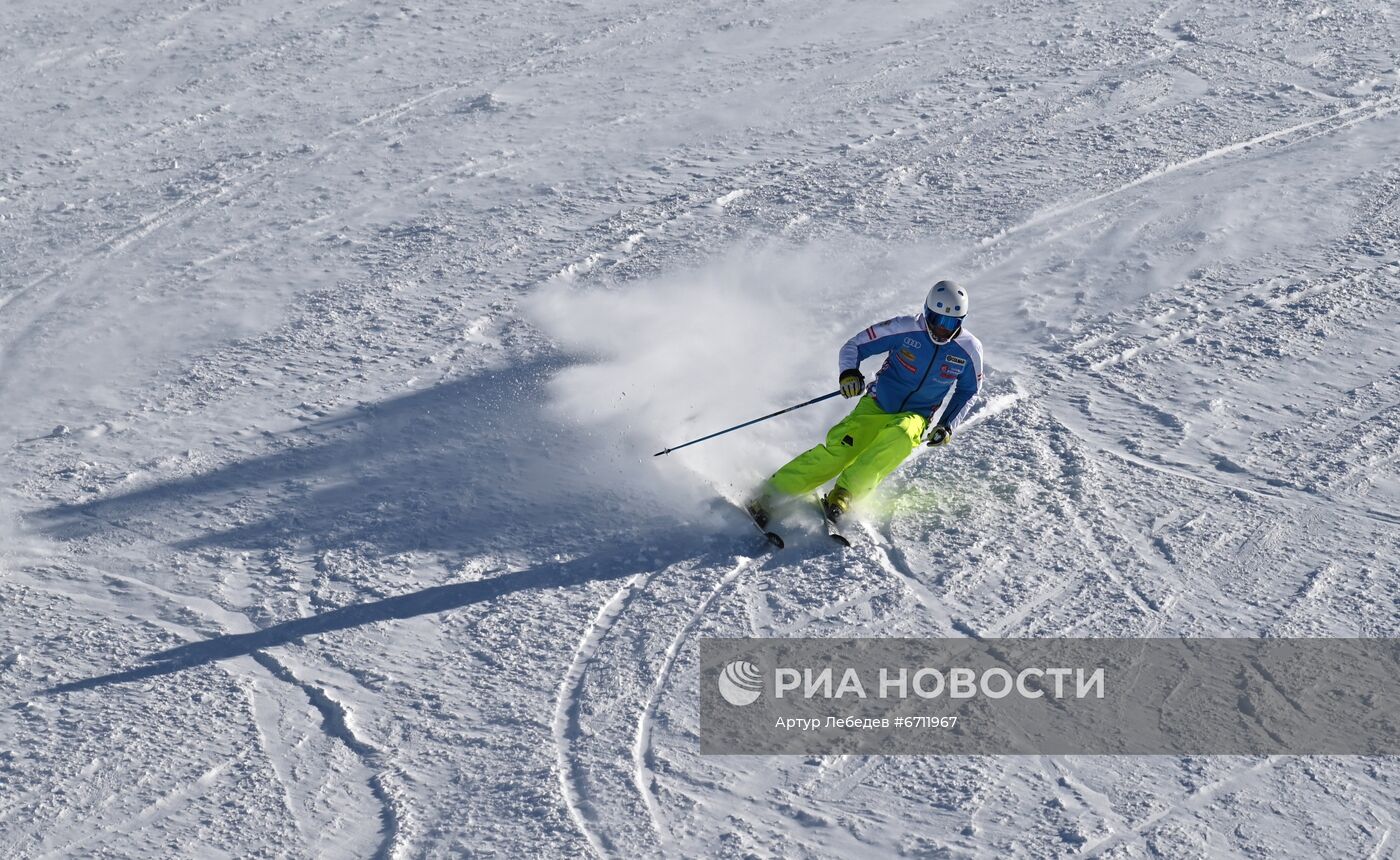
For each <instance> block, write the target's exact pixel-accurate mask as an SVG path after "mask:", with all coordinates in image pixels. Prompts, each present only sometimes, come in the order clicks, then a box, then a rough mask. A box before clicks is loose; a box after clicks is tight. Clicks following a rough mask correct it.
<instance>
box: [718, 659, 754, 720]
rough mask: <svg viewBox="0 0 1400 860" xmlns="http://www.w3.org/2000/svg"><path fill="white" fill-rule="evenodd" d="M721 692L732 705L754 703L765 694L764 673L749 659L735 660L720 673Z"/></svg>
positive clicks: (740, 705)
mask: <svg viewBox="0 0 1400 860" xmlns="http://www.w3.org/2000/svg"><path fill="white" fill-rule="evenodd" d="M719 694H720V695H721V696H723V697H724V700H725V701H726V702H728V703H729V704H731V705H736V706H738V707H741V708H742V707H743V706H744V705H752V704H753V703H754V702H756V701H758V697H759V696H760V695H762V694H763V674H762V673H761V672H759V671H758V667H757V666H755V665H754V664H752V663H750V662H749V661H747V660H734V661H731V662H730V663H729V664H728V665H726V666H725V667H724V669H723V670H721V671H720V673H719Z"/></svg>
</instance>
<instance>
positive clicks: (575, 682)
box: [553, 573, 650, 857]
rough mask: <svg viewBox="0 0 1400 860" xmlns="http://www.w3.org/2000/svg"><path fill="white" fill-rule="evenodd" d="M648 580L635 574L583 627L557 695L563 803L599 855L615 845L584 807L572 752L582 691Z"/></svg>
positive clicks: (557, 750)
mask: <svg viewBox="0 0 1400 860" xmlns="http://www.w3.org/2000/svg"><path fill="white" fill-rule="evenodd" d="M649 579H650V577H649V576H648V575H646V574H641V573H639V574H636V575H634V576H633V577H632V578H630V579H628V580H627V582H625V583H623V585H622V587H621V588H619V589H618V590H617V591H615V592H613V594H612V596H611V597H609V598H608V599H607V600H606V601H604V603H603V605H602V606H600V607H599V608H598V613H597V614H596V615H595V616H594V617H593V620H592V621H591V622H590V623H589V624H588V626H587V627H585V628H584V632H583V636H582V637H580V639H579V641H578V645H576V646H575V648H574V659H573V663H571V664H570V666H569V669H568V671H567V672H565V673H564V677H563V678H562V679H560V681H559V694H558V696H557V697H556V698H555V704H554V723H553V727H554V745H555V755H556V762H557V769H558V774H559V790H560V791H561V792H562V793H563V796H564V802H565V804H566V806H567V807H568V810H569V816H570V817H571V818H572V819H573V822H574V825H575V826H577V827H578V829H579V832H580V833H581V834H583V836H584V838H586V839H587V840H588V845H589V847H590V848H591V849H592V850H593V852H594V853H595V854H596V855H598V856H599V857H604V856H607V855H608V854H609V853H611V851H610V849H611V848H612V846H611V845H610V844H609V843H607V842H605V841H604V838H603V837H602V836H601V835H600V834H599V833H597V832H596V830H595V829H594V827H593V826H592V825H591V824H590V820H591V819H593V818H595V817H596V815H595V813H593V812H592V811H591V810H589V809H586V808H585V805H586V804H587V802H588V801H587V799H586V797H585V791H584V790H583V789H582V788H581V785H582V783H581V781H580V780H579V779H578V776H577V770H578V766H577V764H576V762H575V761H574V760H573V755H572V750H573V741H574V739H575V738H577V737H578V735H579V732H580V727H579V722H580V719H579V697H580V691H581V689H582V687H583V683H584V680H585V676H586V675H587V672H588V667H589V664H590V663H591V662H592V660H593V658H594V655H596V654H597V653H598V647H599V645H600V644H601V643H602V641H603V639H604V637H606V636H607V635H608V632H609V631H610V630H611V629H612V626H613V624H615V623H616V622H617V620H618V618H619V617H620V616H621V615H622V613H623V612H624V611H625V610H626V608H627V604H628V603H629V602H630V601H631V599H632V598H633V597H634V596H635V595H636V594H637V592H639V591H640V590H641V589H642V588H644V587H645V586H646V583H647V581H648V580H649Z"/></svg>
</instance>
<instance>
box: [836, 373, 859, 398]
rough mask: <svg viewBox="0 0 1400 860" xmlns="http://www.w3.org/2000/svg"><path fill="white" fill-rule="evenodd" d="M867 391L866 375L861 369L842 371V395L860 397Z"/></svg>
mask: <svg viewBox="0 0 1400 860" xmlns="http://www.w3.org/2000/svg"><path fill="white" fill-rule="evenodd" d="M863 391H865V377H864V376H861V375H860V371H859V370H843V371H841V396H842V397H859V396H860V395H861V392H863Z"/></svg>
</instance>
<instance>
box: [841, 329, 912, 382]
mask: <svg viewBox="0 0 1400 860" xmlns="http://www.w3.org/2000/svg"><path fill="white" fill-rule="evenodd" d="M913 320H914V318H913V317H895V318H894V319H888V320H885V321H884V322H877V323H875V324H874V325H873V326H870V327H869V328H866V329H862V330H861V331H859V332H857V333H856V335H855V337H853V338H851V339H850V340H848V341H846V343H845V344H844V345H843V346H842V347H841V358H840V362H839V363H840V368H839V370H838V371H837V372H838V373H844V372H845V371H847V370H858V369H859V368H860V363H861V362H862V361H864V360H865V359H867V358H869V357H870V356H872V355H875V354H877V353H881V352H889V351H890V350H892V349H894V348H895V347H896V346H898V345H899V339H900V337H901V336H902V335H905V334H908V333H909V332H910V331H917V330H918V328H917V323H915V322H913ZM911 324H912V327H911Z"/></svg>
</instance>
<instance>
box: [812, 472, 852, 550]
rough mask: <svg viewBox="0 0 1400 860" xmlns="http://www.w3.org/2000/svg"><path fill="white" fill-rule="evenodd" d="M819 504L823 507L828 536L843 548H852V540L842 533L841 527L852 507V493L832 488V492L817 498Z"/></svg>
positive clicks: (839, 488) (823, 518) (823, 519)
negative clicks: (842, 518) (848, 510)
mask: <svg viewBox="0 0 1400 860" xmlns="http://www.w3.org/2000/svg"><path fill="white" fill-rule="evenodd" d="M817 503H818V505H819V506H820V507H821V512H822V521H823V522H824V523H825V525H826V533H827V536H828V537H830V538H831V539H832V540H834V541H836V542H837V543H839V544H841V545H842V546H850V545H851V541H850V538H847V537H846V536H845V535H844V534H842V533H841V525H840V520H841V517H842V515H844V514H845V513H846V510H847V509H848V508H849V507H850V506H851V493H850V491H849V490H846V489H844V488H842V487H832V488H831V492H829V493H827V494H826V495H825V496H818V497H817Z"/></svg>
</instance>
